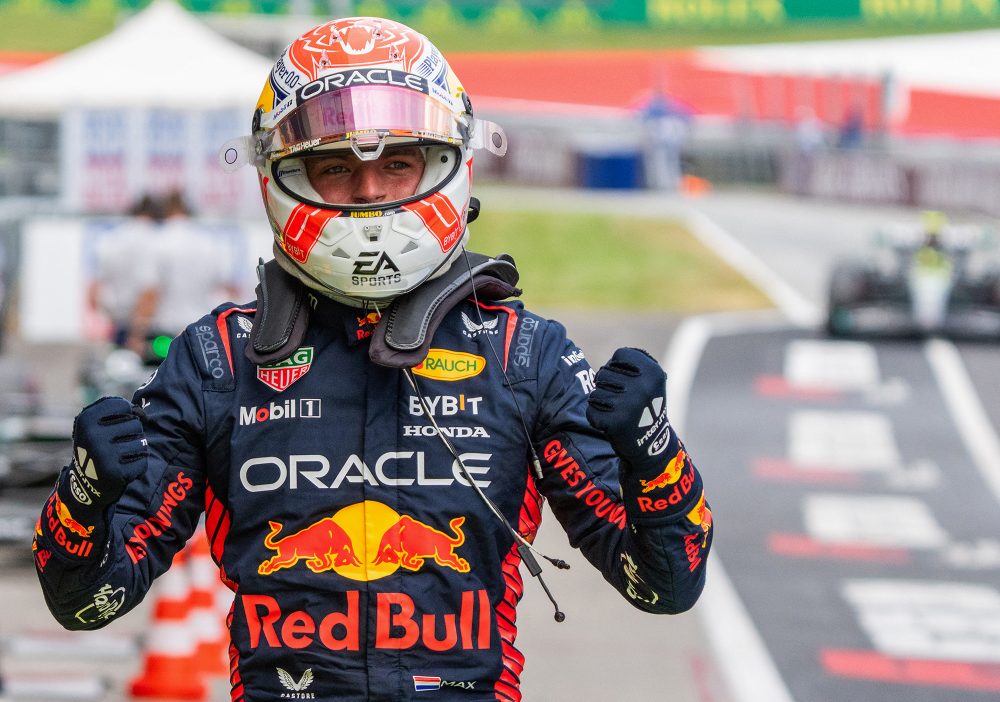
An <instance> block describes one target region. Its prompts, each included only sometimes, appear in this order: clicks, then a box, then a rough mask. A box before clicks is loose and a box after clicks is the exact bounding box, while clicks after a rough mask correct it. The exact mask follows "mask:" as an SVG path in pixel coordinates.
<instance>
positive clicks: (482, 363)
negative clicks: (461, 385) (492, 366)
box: [413, 349, 486, 381]
mask: <svg viewBox="0 0 1000 702" xmlns="http://www.w3.org/2000/svg"><path fill="white" fill-rule="evenodd" d="M485 367H486V359H485V358H483V357H482V356H476V355H475V354H471V353H464V352H462V351H449V350H447V349H431V350H430V352H429V353H428V354H427V358H425V359H424V360H423V361H422V362H420V363H419V364H418V365H416V366H414V367H413V372H414V373H416V374H417V375H422V376H424V377H425V378H431V379H433V380H448V381H452V380H463V379H465V378H471V377H472V376H474V375H479V374H480V373H482V372H483V369H484V368H485Z"/></svg>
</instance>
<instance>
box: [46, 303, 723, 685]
mask: <svg viewBox="0 0 1000 702" xmlns="http://www.w3.org/2000/svg"><path fill="white" fill-rule="evenodd" d="M313 302H314V303H316V308H315V309H314V310H313V311H312V316H311V321H310V325H309V328H308V329H307V331H306V336H305V340H304V342H303V344H302V345H301V346H300V347H299V348H298V349H297V350H296V351H295V353H294V354H292V356H291V357H290V358H288V359H287V360H285V361H282V362H280V363H274V364H270V365H265V366H255V365H253V364H252V363H251V362H250V361H249V360H248V359H247V358H246V356H245V353H244V351H245V347H246V345H247V343H248V337H249V332H250V330H251V329H252V325H253V323H254V314H255V311H256V310H255V305H246V306H243V307H237V306H234V305H231V304H228V305H223V306H221V307H219V308H218V309H216V310H215V311H214V312H213V313H212V314H210V315H208V316H206V317H204V318H203V319H201V320H200V321H198V322H196V323H195V324H192V325H191V326H189V327H188V328H187V330H186V331H185V332H184V333H183V334H181V335H180V336H179V337H178V338H177V339H176V340H175V341H174V342H173V344H172V346H171V349H170V353H169V354H168V357H167V358H166V360H165V361H164V363H163V364H162V365H161V366H160V367H159V368H158V369H157V371H156V373H155V374H154V376H153V377H152V378H151V379H150V380H149V381H147V382H146V384H145V385H143V386H142V387H141V388H139V390H138V391H137V392H136V394H135V396H134V398H133V402H134V403H135V404H136V405H138V406H141V407H142V408H143V410H144V413H143V414H144V416H143V417H142V423H143V428H144V431H145V436H146V439H147V441H148V451H149V467H148V470H147V471H146V472H145V473H144V474H143V475H142V477H141V478H140V479H139V480H137V481H135V482H133V483H131V484H129V486H128V487H127V489H126V491H125V493H124V494H123V495H122V497H121V498H120V500H119V501H118V502H117V504H116V505H115V506H114V508H113V516H112V517H111V521H110V529H109V533H110V535H111V537H110V542H109V543H108V544H107V546H105V544H103V543H100V544H95V543H89V542H88V541H87V539H86V538H85V537H83V536H81V535H80V534H81V533H86V531H85V530H80V529H79V528H77V529H75V530H74V529H71V528H69V527H72V526H73V524H72V521H71V520H70V521H69V522H67V519H64V516H66V515H68V513H67V512H66V506H65V505H62V506H60V507H59V509H57V508H56V507H57V506H56V505H54V504H53V502H54V500H55V493H54V494H53V496H52V497H50V498H49V500H48V502H47V503H46V505H45V506H44V507H43V513H42V518H41V521H40V523H39V527H38V530H37V532H38V533H37V535H36V542H35V545H34V548H35V561H36V569H37V571H38V573H39V577H40V580H41V583H42V588H43V591H44V594H45V599H46V602H47V603H48V606H49V608H50V609H51V611H52V613H53V614H54V615H55V617H56V619H58V621H59V622H60V623H61V624H62V625H64V626H65V627H67V628H71V629H93V628H97V627H99V626H103V625H105V624H107V623H108V622H109V621H111V620H112V619H114V618H117V617H120V616H121V615H122V614H124V613H125V612H127V611H128V610H129V609H131V608H132V607H134V606H135V605H136V604H137V603H138V602H140V600H141V599H142V598H143V596H144V595H145V593H146V592H147V590H148V589H149V587H150V584H151V583H152V581H153V579H154V578H156V577H157V576H159V575H160V574H161V573H163V572H164V571H165V570H166V569H167V568H168V567H169V566H170V563H171V560H172V558H173V556H174V555H175V554H176V553H177V552H178V551H179V550H180V549H182V548H183V546H184V545H185V542H186V541H187V540H188V538H189V537H190V536H191V535H192V533H193V532H194V530H195V529H196V528H198V526H199V521H200V519H201V516H202V513H204V524H205V530H206V532H207V536H208V539H209V542H210V545H211V552H212V556H213V559H214V560H215V561H216V563H217V564H218V566H219V569H220V573H221V577H222V578H223V580H224V581H225V582H226V583H227V584H228V585H229V586H230V588H231V589H232V590H233V591H234V593H235V596H234V601H233V606H232V609H231V612H230V616H229V617H228V626H229V630H230V636H231V640H232V646H231V648H230V651H231V657H232V661H231V663H232V667H231V669H232V679H231V682H232V690H233V692H232V698H233V700H237V701H239V700H243V701H246V702H259V701H260V700H270V699H274V698H277V697H280V696H283V695H284V694H288V693H287V690H286V687H285V680H287V678H288V676H289V675H290V676H291V677H292V678H293V679H295V680H300V681H301V680H302V679H303V675H304V674H305V673H306V671H310V674H309V678H310V679H311V682H310V683H309V685H308V691H307V692H308V693H309V695H310V698H312V699H317V700H341V701H343V700H409V699H434V700H453V699H454V700H520V698H521V694H520V691H519V674H520V673H521V670H522V665H523V657H522V655H521V653H520V652H519V651H518V649H517V648H516V647H515V636H516V633H517V632H516V626H515V621H516V616H515V608H516V606H517V604H518V601H519V599H520V597H521V593H522V575H521V573H520V572H519V564H520V561H521V558H520V556H519V553H518V550H517V544H516V543H515V539H514V537H513V535H512V534H511V532H510V531H509V530H508V529H507V527H505V526H504V524H503V523H502V521H501V520H500V519H499V518H498V517H497V516H496V515H495V514H494V513H493V512H492V511H491V509H490V508H489V506H488V505H487V504H486V503H485V501H484V500H483V499H481V498H480V496H478V495H477V494H476V492H475V491H474V489H473V487H472V486H471V485H470V480H472V481H474V482H475V483H476V484H477V485H478V486H479V487H480V488H481V489H482V490H483V492H484V493H485V495H486V496H488V497H489V498H490V499H491V500H492V501H493V503H495V505H496V506H497V508H498V509H499V510H500V512H501V513H502V514H503V516H504V517H505V518H506V520H507V521H508V522H509V523H510V524H511V525H512V526H513V528H515V529H517V530H518V531H519V532H520V533H521V534H522V535H523V536H525V537H526V538H527V539H528V540H531V539H532V538H533V537H534V535H535V533H536V531H537V529H538V527H539V522H540V518H541V505H542V501H543V499H547V500H548V503H549V505H550V507H551V509H552V512H553V513H554V515H555V516H556V518H557V519H558V520H559V522H560V524H562V526H563V528H564V529H565V530H566V532H567V534H568V536H569V540H570V543H571V544H572V545H573V546H574V547H576V548H579V549H581V550H582V552H583V554H584V555H585V556H586V558H587V559H588V560H589V561H590V562H591V563H592V564H593V565H594V566H595V567H596V568H598V569H599V570H600V572H601V573H602V574H603V576H604V577H605V579H607V581H608V582H609V583H610V584H611V585H612V586H614V587H615V588H616V589H617V590H618V591H619V592H620V593H621V594H622V595H623V596H624V597H625V599H626V600H627V601H628V602H630V603H631V604H632V605H634V606H635V607H638V608H639V609H642V610H645V611H648V612H653V613H668V614H669V613H677V612H681V611H684V610H686V609H688V608H690V607H691V606H692V605H693V604H694V602H695V601H696V600H697V598H698V596H699V594H700V592H701V589H702V585H703V583H704V577H705V564H706V560H707V556H708V551H709V548H710V546H711V536H712V531H711V512H710V510H709V509H708V506H707V505H706V503H705V499H704V494H703V490H702V484H701V477H700V476H699V474H698V472H697V470H696V469H695V467H694V465H693V464H692V462H691V460H690V458H688V457H686V453H685V452H684V450H683V447H682V445H681V444H680V442H679V440H678V439H676V438H672V439H671V445H670V446H669V451H668V452H667V453H666V454H664V455H665V458H666V459H671V458H673V459H676V460H670V461H669V465H668V467H667V469H665V471H664V474H663V475H662V476H661V477H660V478H657V479H655V480H648V481H643V487H642V489H641V490H636V491H634V493H635V494H636V495H637V497H636V498H635V499H634V500H633V502H632V503H625V502H623V498H622V497H621V494H622V492H621V490H620V488H619V480H618V476H619V459H618V458H617V457H616V455H615V454H614V452H613V451H612V449H611V447H610V444H609V443H608V441H607V439H606V438H604V437H603V435H601V434H600V433H599V432H597V431H596V430H594V429H593V428H592V427H591V426H590V425H589V424H588V422H587V419H586V402H587V394H588V392H589V391H590V390H591V389H592V383H593V378H594V371H593V370H591V368H590V366H589V365H588V363H587V360H586V359H585V357H584V355H583V353H582V352H581V351H580V349H579V348H577V347H576V346H575V345H574V344H573V343H572V342H571V341H570V340H568V339H567V338H566V333H565V329H564V328H563V327H562V326H561V325H560V324H558V323H556V322H553V321H548V320H545V319H543V318H541V317H539V316H536V315H534V314H531V313H529V312H527V311H526V310H525V309H524V308H523V305H522V304H521V303H520V302H516V301H508V302H480V301H474V300H466V301H464V302H461V303H460V304H458V305H457V306H456V307H455V308H454V309H452V310H451V311H450V312H449V313H448V314H447V316H446V317H445V318H444V320H443V321H442V323H441V325H440V327H439V328H438V330H437V331H436V333H435V335H434V337H433V341H432V344H431V349H430V351H429V353H428V355H427V357H426V359H425V360H424V361H423V362H422V363H421V364H419V365H418V366H416V367H415V368H414V369H413V374H414V377H415V380H416V382H417V386H418V388H419V391H420V393H421V394H422V395H423V396H424V397H425V404H422V403H421V401H420V399H419V398H418V396H417V395H416V394H415V393H414V391H413V389H412V387H411V386H410V384H409V383H408V381H407V379H406V378H405V376H404V374H403V372H402V371H401V370H400V369H397V368H388V367H383V366H379V365H376V364H374V363H373V362H371V361H370V360H369V356H368V341H367V337H369V336H370V335H371V333H372V328H373V325H374V323H375V321H376V316H375V315H371V314H367V315H366V314H365V313H363V312H360V311H358V310H355V309H351V308H349V307H346V306H342V305H339V304H337V303H334V302H332V301H329V300H322V301H318V302H317V301H316V300H315V299H314V300H313ZM428 415H431V416H432V417H433V419H434V420H436V422H437V424H438V425H439V426H440V431H441V433H442V434H444V435H445V436H446V437H447V438H448V439H449V441H450V442H451V443H452V444H453V446H454V448H455V450H456V452H457V453H458V454H459V455H460V456H461V458H462V461H463V463H464V465H465V467H466V469H467V473H463V472H462V470H461V468H460V467H459V465H458V461H457V460H456V459H455V458H454V457H453V456H452V454H450V453H449V451H448V449H447V447H446V446H445V444H444V443H443V442H442V440H441V437H440V436H438V435H437V429H435V427H434V426H433V424H432V423H431V416H428ZM519 415H521V417H523V424H522V421H521V419H520V418H519ZM529 435H530V440H531V443H532V444H533V446H534V449H535V451H536V452H537V455H538V457H539V458H540V463H541V467H542V477H541V479H538V478H537V476H536V475H535V470H534V469H533V467H532V465H531V461H530V451H529V447H528V436H529ZM629 494H631V493H629ZM67 524H69V527H68V526H67ZM77 526H79V525H77ZM108 592H123V593H124V594H123V595H122V600H121V601H120V602H117V603H115V606H114V607H113V608H111V609H110V610H109V609H108V607H106V606H105V607H103V608H102V609H100V611H101V612H102V614H101V616H93V613H94V612H96V611H98V610H97V609H95V607H94V604H95V600H96V599H97V598H99V597H104V598H105V599H106V593H108ZM102 593H103V594H102ZM105 604H106V603H105ZM279 671H280V673H279ZM286 671H287V672H286ZM431 693H433V694H431ZM291 694H297V695H300V696H303V697H304V696H305V695H306V693H304V692H303V693H291Z"/></svg>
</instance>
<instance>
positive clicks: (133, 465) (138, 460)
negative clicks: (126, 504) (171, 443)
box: [43, 397, 146, 557]
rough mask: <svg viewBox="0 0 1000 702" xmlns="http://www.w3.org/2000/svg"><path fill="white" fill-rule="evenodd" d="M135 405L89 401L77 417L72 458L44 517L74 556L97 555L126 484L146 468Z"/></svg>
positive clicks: (118, 400) (120, 400) (108, 400)
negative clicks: (95, 546) (113, 509)
mask: <svg viewBox="0 0 1000 702" xmlns="http://www.w3.org/2000/svg"><path fill="white" fill-rule="evenodd" d="M136 411H137V410H136V409H134V408H133V406H132V405H131V404H130V403H129V401H128V400H126V399H124V398H121V397H103V398H101V399H100V400H97V401H96V402H94V403H93V404H90V405H87V406H86V407H85V408H84V409H83V410H82V411H81V412H80V414H79V415H77V417H76V421H74V422H73V457H72V460H71V461H70V463H69V465H67V466H66V467H65V468H63V469H62V472H61V473H60V474H59V479H58V481H57V483H56V489H55V491H54V492H53V493H52V495H51V496H50V497H49V501H48V504H47V505H46V507H45V513H44V515H43V521H44V522H45V523H46V525H47V526H48V527H49V532H50V534H51V536H52V539H53V540H54V541H55V543H56V544H57V545H58V546H61V547H62V550H63V551H65V552H66V553H68V554H70V555H72V556H79V557H89V556H92V555H95V551H100V550H101V549H96V550H95V549H94V548H93V546H94V545H95V544H97V545H103V543H104V539H105V536H106V533H107V526H108V520H109V519H110V514H109V513H108V512H109V510H108V508H109V507H110V506H111V505H113V504H115V502H117V501H118V498H119V497H121V495H122V493H123V492H124V491H125V487H126V486H127V485H128V484H129V483H130V482H132V481H133V480H135V479H137V478H138V477H139V476H140V475H142V473H143V472H145V470H146V440H145V438H143V431H142V423H141V422H140V421H139V417H138V415H137V414H136Z"/></svg>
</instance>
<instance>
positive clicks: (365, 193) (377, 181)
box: [303, 146, 424, 205]
mask: <svg viewBox="0 0 1000 702" xmlns="http://www.w3.org/2000/svg"><path fill="white" fill-rule="evenodd" d="M303 160H304V161H305V166H306V175H307V176H308V178H309V182H310V183H311V184H312V186H313V188H315V190H316V192H318V193H319V194H320V197H322V198H323V201H324V202H326V203H329V204H333V205H374V204H379V203H383V202H394V201H396V200H403V199H405V198H408V197H410V196H411V195H413V194H414V193H416V191H417V184H418V183H419V182H420V178H421V176H423V174H424V153H423V151H421V150H420V148H419V147H416V146H398V147H386V149H385V151H384V152H383V153H382V155H381V156H379V157H378V158H377V159H375V160H374V161H362V160H361V159H359V158H358V157H357V156H355V155H354V154H353V153H352V152H350V151H348V152H338V153H336V154H331V155H329V156H326V155H323V156H310V157H308V158H305V159H303Z"/></svg>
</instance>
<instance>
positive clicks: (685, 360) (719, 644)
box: [664, 316, 793, 702]
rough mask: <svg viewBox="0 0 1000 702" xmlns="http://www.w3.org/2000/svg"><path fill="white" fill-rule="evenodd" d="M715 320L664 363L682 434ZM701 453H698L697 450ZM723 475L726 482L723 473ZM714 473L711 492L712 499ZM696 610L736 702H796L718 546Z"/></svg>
mask: <svg viewBox="0 0 1000 702" xmlns="http://www.w3.org/2000/svg"><path fill="white" fill-rule="evenodd" d="M710 320H711V317H709V316H701V317H689V318H688V319H686V320H684V321H683V322H682V323H681V325H680V326H679V327H678V329H677V331H676V332H675V333H674V335H673V338H672V339H671V342H670V348H669V349H668V351H667V357H666V358H665V359H664V367H665V368H668V369H669V375H670V381H669V386H668V392H669V395H668V396H669V401H668V405H669V412H670V418H671V423H672V424H673V425H674V427H675V428H676V429H677V431H678V433H679V434H683V425H684V421H685V418H686V414H687V405H688V400H689V398H690V392H691V384H692V382H693V381H694V375H695V371H696V370H697V368H698V362H699V360H700V358H701V355H702V352H703V351H704V348H705V344H707V343H708V340H709V339H710V338H711V336H712V331H713V330H712V323H711V321H710ZM695 454H696V455H697V450H696V451H695ZM718 477H720V478H722V476H721V475H719V476H718ZM711 480H712V475H711V473H709V475H708V476H707V481H708V484H709V487H708V491H707V494H709V495H711ZM695 611H697V612H698V614H699V615H700V616H701V619H702V622H703V624H704V626H705V631H706V633H707V635H708V639H709V642H710V644H711V646H712V649H713V652H714V654H715V661H716V664H717V666H718V668H719V670H720V671H721V673H722V677H723V679H724V680H725V684H726V688H727V692H728V695H729V699H730V700H732V702H762V701H766V702H793V698H792V696H791V693H789V691H788V688H787V687H786V686H785V683H784V681H783V680H782V679H781V675H780V674H779V673H778V668H777V666H776V665H775V663H774V659H772V658H771V655H770V653H769V652H768V650H767V647H766V646H765V645H764V641H763V640H762V639H761V636H760V633H759V632H758V631H757V629H756V628H755V627H754V625H753V620H752V619H751V618H750V614H749V612H747V609H746V607H745V606H744V605H743V602H742V601H741V600H740V597H739V595H738V594H737V593H736V588H734V587H733V584H732V582H731V581H730V580H729V576H727V575H726V571H725V569H724V568H723V567H722V560H721V559H720V557H719V552H718V547H713V553H712V556H711V558H710V559H709V564H708V572H707V575H706V578H705V590H704V591H703V592H702V595H701V599H700V601H699V603H698V605H696V606H695Z"/></svg>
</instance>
